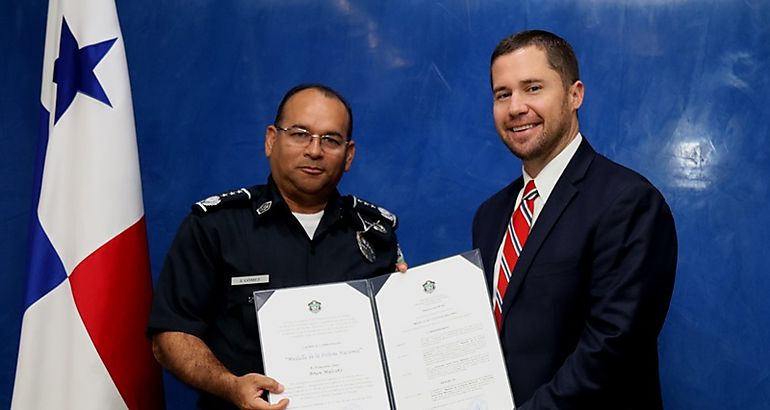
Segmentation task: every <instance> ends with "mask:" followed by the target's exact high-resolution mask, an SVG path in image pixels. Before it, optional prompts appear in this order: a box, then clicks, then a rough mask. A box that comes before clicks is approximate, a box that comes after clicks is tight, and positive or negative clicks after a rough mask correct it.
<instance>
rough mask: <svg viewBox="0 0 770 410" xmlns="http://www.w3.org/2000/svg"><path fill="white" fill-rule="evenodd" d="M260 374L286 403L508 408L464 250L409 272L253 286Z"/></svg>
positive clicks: (479, 289)
mask: <svg viewBox="0 0 770 410" xmlns="http://www.w3.org/2000/svg"><path fill="white" fill-rule="evenodd" d="M255 301H256V307H257V317H258V322H259V333H260V339H261V342H262V349H263V357H264V361H265V372H266V374H267V375H269V376H270V377H273V378H275V379H276V380H279V381H280V382H281V383H282V384H283V385H284V386H285V387H286V389H285V391H284V393H283V394H279V395H276V394H271V397H270V401H271V402H272V403H275V402H277V401H278V400H279V399H281V398H283V397H288V398H289V399H290V400H291V402H290V404H289V407H288V408H289V409H302V408H307V409H311V408H312V409H335V410H336V409H346V410H347V409H367V410H368V409H395V408H398V409H442V410H453V409H457V410H467V409H474V410H476V409H512V408H513V407H514V406H513V398H512V396H511V392H510V389H509V387H508V378H507V375H506V373H505V367H504V363H503V358H502V353H501V350H500V344H499V341H498V339H497V333H496V330H495V325H494V320H493V318H492V312H491V308H490V304H489V298H488V296H487V290H486V285H485V282H484V277H483V273H482V270H481V268H480V267H479V264H478V253H477V252H476V251H473V252H469V253H467V254H464V255H457V256H453V257H450V258H447V259H443V260H441V261H437V262H433V263H430V264H427V265H423V266H419V267H415V268H410V269H409V272H408V273H407V274H400V273H396V274H391V275H385V276H380V277H376V278H373V279H370V280H366V281H354V282H346V283H336V284H331V285H320V286H309V287H301V288H291V289H281V290H276V291H265V292H256V293H255Z"/></svg>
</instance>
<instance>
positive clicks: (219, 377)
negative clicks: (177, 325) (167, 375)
mask: <svg viewBox="0 0 770 410" xmlns="http://www.w3.org/2000/svg"><path fill="white" fill-rule="evenodd" d="M152 351H153V353H154V354H155V358H156V359H158V362H160V364H161V365H163V367H165V368H166V369H168V370H169V371H170V372H171V373H173V374H174V375H175V376H176V377H178V378H179V379H180V380H182V381H183V382H185V383H187V384H189V385H190V386H192V387H195V388H197V389H200V390H205V391H207V392H209V393H211V394H213V395H216V396H219V397H221V398H223V399H225V400H228V401H230V402H232V403H233V404H235V405H236V406H238V407H240V408H241V409H245V410H283V409H285V408H286V406H288V405H289V400H288V399H283V400H281V401H279V402H278V403H276V404H270V403H268V402H266V401H264V400H262V398H261V397H260V396H262V393H264V392H265V391H268V392H272V393H281V392H283V386H281V384H280V383H278V382H277V381H276V380H275V379H272V378H270V377H267V376H263V375H261V374H256V373H249V374H245V375H243V376H236V375H234V374H232V373H231V372H230V371H229V370H228V369H227V368H225V366H224V365H223V364H222V362H220V361H219V360H218V359H217V358H216V357H215V356H214V353H212V352H211V350H210V349H209V347H208V346H206V344H205V343H204V342H203V340H201V339H199V338H198V337H196V336H193V335H191V334H187V333H182V332H162V333H158V334H156V335H155V336H153V338H152Z"/></svg>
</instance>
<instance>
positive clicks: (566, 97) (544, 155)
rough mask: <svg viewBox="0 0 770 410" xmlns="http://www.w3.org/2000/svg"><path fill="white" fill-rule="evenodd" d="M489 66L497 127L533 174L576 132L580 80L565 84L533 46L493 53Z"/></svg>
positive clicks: (558, 151)
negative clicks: (507, 52) (496, 54)
mask: <svg viewBox="0 0 770 410" xmlns="http://www.w3.org/2000/svg"><path fill="white" fill-rule="evenodd" d="M491 70H492V92H493V97H494V110H493V111H494V118H495V128H496V129H497V133H498V134H500V138H502V140H503V142H504V143H505V145H507V146H508V149H510V150H511V152H512V153H513V154H514V155H516V156H517V157H519V158H521V160H522V162H523V163H524V168H525V169H526V171H527V173H529V174H530V175H531V176H533V177H534V176H536V175H537V174H538V173H539V172H540V170H542V169H543V167H544V166H545V165H546V164H547V163H548V162H549V161H550V160H552V159H553V158H554V157H555V156H556V155H558V154H559V153H560V152H561V151H562V150H563V149H564V147H565V146H567V144H569V142H570V141H572V138H573V137H574V136H575V135H576V134H577V131H578V121H577V109H578V108H579V107H580V104H581V103H582V102H583V83H582V82H580V81H576V82H575V83H574V84H572V85H571V86H570V87H569V89H566V90H565V89H564V85H563V83H562V80H561V77H560V76H559V73H558V72H557V71H555V70H554V69H552V68H551V67H550V66H549V65H548V60H547V57H546V54H545V51H543V50H540V49H539V48H537V47H535V46H529V47H525V48H521V49H518V50H516V51H514V52H512V53H509V54H505V55H502V56H500V57H498V58H497V59H496V60H495V61H494V62H493V63H492V69H491Z"/></svg>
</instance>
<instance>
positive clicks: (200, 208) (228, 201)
mask: <svg viewBox="0 0 770 410" xmlns="http://www.w3.org/2000/svg"><path fill="white" fill-rule="evenodd" d="M249 200H251V192H249V190H248V189H246V188H241V189H238V190H236V191H230V192H224V193H221V194H219V195H212V196H210V197H208V198H206V199H204V200H201V201H198V202H196V203H195V204H193V206H192V210H193V212H195V213H197V214H200V215H203V214H205V213H207V212H210V211H213V210H216V209H217V208H220V207H224V206H226V205H233V204H235V203H238V202H242V201H249Z"/></svg>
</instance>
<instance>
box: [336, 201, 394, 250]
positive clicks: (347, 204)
mask: <svg viewBox="0 0 770 410" xmlns="http://www.w3.org/2000/svg"><path fill="white" fill-rule="evenodd" d="M342 202H343V212H345V214H347V215H348V218H350V220H351V223H352V224H353V226H354V227H355V229H356V243H357V244H358V249H359V250H360V251H361V254H362V255H363V256H364V258H365V259H366V260H367V261H368V262H369V263H373V262H374V261H375V260H376V258H377V256H376V254H375V247H373V246H372V243H370V241H374V242H379V243H383V242H384V243H388V242H390V241H392V240H393V238H394V236H393V235H394V232H393V231H395V230H396V227H397V226H398V218H396V215H394V214H393V213H391V212H390V211H388V210H387V209H385V208H383V207H380V206H377V205H375V204H373V203H371V202H368V201H365V200H363V199H361V198H358V197H355V196H353V195H348V196H345V197H343V198H342ZM396 245H398V244H396ZM399 253H400V250H399Z"/></svg>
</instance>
